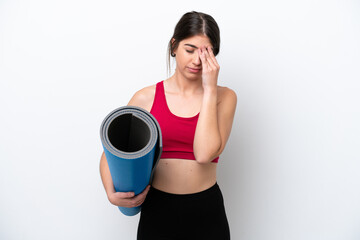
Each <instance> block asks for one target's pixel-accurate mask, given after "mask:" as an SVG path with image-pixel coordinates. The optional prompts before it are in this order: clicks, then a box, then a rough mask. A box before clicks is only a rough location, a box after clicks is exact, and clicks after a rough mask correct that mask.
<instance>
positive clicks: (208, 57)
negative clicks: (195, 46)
mask: <svg viewBox="0 0 360 240" xmlns="http://www.w3.org/2000/svg"><path fill="white" fill-rule="evenodd" d="M199 55H200V59H201V62H202V65H203V67H204V68H205V71H206V70H209V69H211V70H216V69H219V67H220V66H219V64H218V63H217V61H216V58H215V55H214V53H213V51H212V49H211V47H210V46H207V47H206V48H205V47H202V48H200V49H199Z"/></svg>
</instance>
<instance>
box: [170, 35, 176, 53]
mask: <svg viewBox="0 0 360 240" xmlns="http://www.w3.org/2000/svg"><path fill="white" fill-rule="evenodd" d="M175 42H176V41H175V38H172V39H171V46H174V44H175ZM176 50H177V49H174V51H173V53H174V54H176Z"/></svg>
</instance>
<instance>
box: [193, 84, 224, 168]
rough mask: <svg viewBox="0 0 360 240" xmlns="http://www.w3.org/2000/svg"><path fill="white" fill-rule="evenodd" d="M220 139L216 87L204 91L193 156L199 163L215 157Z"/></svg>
mask: <svg viewBox="0 0 360 240" xmlns="http://www.w3.org/2000/svg"><path fill="white" fill-rule="evenodd" d="M220 148H221V137H220V130H219V126H218V119H217V86H215V87H211V88H205V89H204V96H203V101H202V105H201V109H200V115H199V119H198V122H197V126H196V130H195V137H194V155H195V158H196V161H198V162H199V163H208V162H211V160H213V158H215V157H216V156H217V153H218V152H219V149H220Z"/></svg>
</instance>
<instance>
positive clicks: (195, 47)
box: [184, 43, 198, 49]
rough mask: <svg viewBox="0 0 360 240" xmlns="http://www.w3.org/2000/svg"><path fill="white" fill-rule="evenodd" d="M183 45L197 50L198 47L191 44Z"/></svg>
mask: <svg viewBox="0 0 360 240" xmlns="http://www.w3.org/2000/svg"><path fill="white" fill-rule="evenodd" d="M184 45H186V46H190V47H193V48H196V49H198V47H197V46H195V45H192V44H189V43H185V44H184Z"/></svg>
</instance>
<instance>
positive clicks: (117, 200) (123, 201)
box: [109, 185, 150, 208]
mask: <svg viewBox="0 0 360 240" xmlns="http://www.w3.org/2000/svg"><path fill="white" fill-rule="evenodd" d="M149 190H150V185H148V186H147V187H146V188H145V189H144V191H143V192H142V193H140V194H138V195H136V196H135V194H134V192H115V193H113V194H112V195H111V200H110V199H109V200H110V202H111V203H112V204H114V205H116V206H121V207H129V208H132V207H138V206H140V205H141V204H143V202H144V201H145V198H146V195H147V194H148V192H149Z"/></svg>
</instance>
